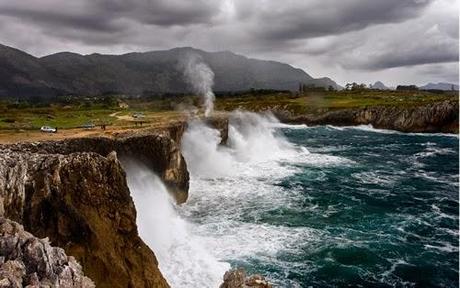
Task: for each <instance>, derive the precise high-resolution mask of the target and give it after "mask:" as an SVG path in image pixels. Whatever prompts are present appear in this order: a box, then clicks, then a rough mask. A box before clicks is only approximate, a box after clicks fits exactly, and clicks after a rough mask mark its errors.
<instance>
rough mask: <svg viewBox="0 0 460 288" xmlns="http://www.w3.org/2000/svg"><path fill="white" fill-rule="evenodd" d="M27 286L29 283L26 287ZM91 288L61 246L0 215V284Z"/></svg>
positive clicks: (80, 270)
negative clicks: (51, 244)
mask: <svg viewBox="0 0 460 288" xmlns="http://www.w3.org/2000/svg"><path fill="white" fill-rule="evenodd" d="M28 285H30V286H28ZM25 286H27V287H75V288H94V287H95V285H94V283H93V282H92V281H91V280H90V279H89V278H88V277H86V276H84V275H83V272H82V269H81V266H80V265H79V264H78V263H77V262H76V261H75V259H74V258H73V257H72V256H70V257H69V256H67V255H66V254H65V252H64V250H63V249H61V248H57V247H51V246H50V245H49V243H48V241H47V240H46V239H38V238H36V237H34V236H33V235H32V234H30V233H28V232H26V231H24V228H23V227H22V226H21V225H19V224H18V223H16V222H14V221H11V220H8V219H5V218H3V217H0V287H14V288H16V287H17V288H19V287H25Z"/></svg>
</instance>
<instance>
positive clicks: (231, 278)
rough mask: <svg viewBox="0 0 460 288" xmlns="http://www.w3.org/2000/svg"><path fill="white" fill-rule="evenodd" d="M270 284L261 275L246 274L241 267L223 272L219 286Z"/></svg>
mask: <svg viewBox="0 0 460 288" xmlns="http://www.w3.org/2000/svg"><path fill="white" fill-rule="evenodd" d="M271 287H272V285H271V284H270V283H268V281H267V280H265V278H264V277H263V276H261V275H258V274H256V275H251V276H247V275H246V271H245V270H244V269H243V268H237V269H233V270H229V271H227V272H225V275H224V282H223V283H222V284H220V286H219V288H271Z"/></svg>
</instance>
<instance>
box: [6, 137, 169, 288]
mask: <svg viewBox="0 0 460 288" xmlns="http://www.w3.org/2000/svg"><path fill="white" fill-rule="evenodd" d="M77 143H78V142H75V143H73V144H72V145H77ZM84 143H86V142H85V141H82V142H81V143H79V144H81V145H82V146H81V148H85V147H84V146H83V145H84ZM42 145H43V146H40V145H34V144H29V146H25V147H28V148H27V149H24V150H25V152H24V151H22V152H20V149H19V150H18V149H16V148H18V146H11V147H10V148H8V147H6V146H4V147H3V148H4V149H2V150H0V199H1V201H0V203H1V204H2V205H1V209H0V211H2V215H0V216H3V217H6V218H9V219H11V220H13V221H16V222H19V223H21V224H22V225H23V226H24V227H25V229H26V230H27V231H29V232H30V233H32V234H33V235H35V236H37V237H40V238H45V237H48V238H49V240H50V241H51V244H52V245H53V246H59V247H62V248H63V249H64V250H65V252H66V253H67V255H72V256H74V257H75V258H76V259H77V261H78V262H79V263H80V264H81V265H82V267H83V271H84V273H85V275H87V276H88V277H90V278H91V279H92V280H93V281H94V282H95V284H96V285H97V286H98V287H120V288H121V287H123V288H124V287H168V284H167V282H166V281H165V279H164V278H163V276H162V275H161V273H160V271H159V269H158V263H157V260H156V258H155V255H154V254H153V252H152V251H151V250H150V249H149V248H148V247H147V245H146V244H145V243H144V242H143V241H142V240H141V239H140V238H139V236H138V231H137V226H136V210H135V207H134V203H133V201H132V198H131V196H130V192H129V189H128V186H127V184H126V177H125V173H124V171H123V169H122V167H121V164H120V163H119V162H118V160H117V157H116V155H115V153H112V154H110V152H108V153H107V154H110V155H109V156H108V157H107V158H106V157H104V156H101V155H100V154H97V153H93V152H78V153H62V154H53V153H50V152H52V151H50V152H47V151H46V150H45V148H47V149H51V148H55V149H57V147H59V145H58V144H56V145H58V146H54V144H52V143H46V144H42ZM61 145H63V147H66V145H65V144H62V143H61ZM86 145H89V144H87V143H86ZM100 145H101V144H100ZM19 146H20V145H19ZM69 147H70V148H69ZM96 147H98V146H96ZM11 148H14V149H11ZM67 148H68V149H69V150H68V151H67V152H70V151H71V148H73V147H72V146H67ZM93 148H94V147H93ZM99 148H102V147H101V146H99ZM34 150H35V152H32V151H34ZM27 151H29V152H27ZM54 152H57V150H55V151H54ZM8 229H10V228H8ZM33 243H34V242H31V244H33ZM34 245H39V244H37V243H36V244H34ZM34 245H31V246H28V247H30V248H33V249H36V247H35V246H34ZM26 251H28V250H26ZM59 251H60V250H56V252H53V253H61V252H59ZM62 253H63V252H62ZM59 259H60V258H59ZM13 264H15V263H12V264H9V265H13ZM29 264H30V263H29ZM36 265H37V267H38V269H39V271H42V272H43V271H45V272H46V271H47V269H49V268H48V267H47V266H46V265H45V266H43V265H44V264H39V263H37V264H36ZM13 267H14V269H16V270H18V272H17V273H20V266H18V265H16V264H15V265H13ZM26 267H27V265H26ZM11 269H13V268H11ZM64 272H65V271H63V273H64ZM43 273H44V272H43ZM65 273H69V272H65ZM39 279H40V278H39ZM13 280H14V279H13ZM30 281H32V280H30ZM0 283H1V282H0Z"/></svg>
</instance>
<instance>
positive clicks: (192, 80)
mask: <svg viewBox="0 0 460 288" xmlns="http://www.w3.org/2000/svg"><path fill="white" fill-rule="evenodd" d="M181 66H182V67H181V68H182V69H183V72H184V76H185V80H186V81H187V83H188V84H190V85H191V87H192V89H193V92H195V93H197V94H199V95H200V96H201V97H202V98H203V103H204V108H205V112H204V115H205V116H206V117H209V116H210V115H211V114H212V112H213V111H214V99H215V95H214V93H213V92H212V86H213V85H214V72H213V71H212V70H211V68H209V66H208V65H207V64H206V63H205V62H204V61H203V58H202V57H201V56H200V55H199V54H196V53H191V52H190V53H187V54H185V55H184V56H183V57H182V59H181Z"/></svg>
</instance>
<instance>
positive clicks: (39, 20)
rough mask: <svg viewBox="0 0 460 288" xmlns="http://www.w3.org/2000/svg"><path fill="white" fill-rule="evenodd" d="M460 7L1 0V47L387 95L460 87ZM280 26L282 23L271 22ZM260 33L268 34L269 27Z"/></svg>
mask: <svg viewBox="0 0 460 288" xmlns="http://www.w3.org/2000/svg"><path fill="white" fill-rule="evenodd" d="M458 5H459V0H424V1H413V0H407V1H396V0H392V1H385V2H384V3H383V2H380V3H374V1H354V0H350V1H342V2H341V3H334V2H333V1H322V2H321V1H316V0H314V1H308V2H305V1H296V0H290V1H289V2H288V3H279V2H274V1H272V2H270V1H269V2H264V3H263V5H261V4H260V3H253V2H251V3H245V2H243V1H238V0H228V1H222V2H217V3H216V2H213V1H207V0H201V1H198V2H196V3H194V4H193V5H190V4H187V3H185V2H183V1H179V0H176V1H173V2H168V4H165V3H163V2H160V1H151V2H145V1H140V2H138V1H136V0H132V1H131V2H129V3H124V4H122V3H118V2H111V1H106V0H104V1H98V2H92V1H88V0H79V1H74V2H72V3H68V2H67V3H65V2H64V3H63V2H60V1H56V0H46V1H38V0H29V1H21V2H10V1H6V0H0V24H3V25H0V33H1V35H3V37H2V39H1V41H2V43H4V44H5V45H7V46H12V47H15V48H17V49H20V50H22V51H25V52H27V53H29V54H31V55H34V56H36V57H41V56H44V55H49V54H54V53H58V52H60V51H66V52H72V53H78V54H83V55H85V54H92V53H98V54H125V53H129V52H141V53H142V52H147V51H158V50H169V49H173V48H175V47H187V46H189V47H194V48H196V49H200V50H204V51H209V52H219V51H232V52H233V53H236V54H239V55H244V56H246V57H249V58H255V59H260V60H271V61H277V62H282V63H287V64H290V65H291V66H293V67H297V68H300V69H302V70H304V71H305V72H306V73H308V74H309V75H311V76H312V77H314V78H320V77H329V78H331V79H333V80H334V81H336V82H337V83H339V84H340V85H342V86H343V85H345V84H346V83H350V82H357V83H365V84H369V83H375V82H376V81H381V82H383V83H384V84H385V85H387V86H393V87H394V86H397V85H398V84H401V85H409V84H414V85H417V86H421V85H425V84H427V83H429V82H432V83H438V82H446V83H453V84H456V85H458V83H459V73H458V66H459V65H458V58H459V57H458V54H459V53H458V34H459V33H458V9H452V7H454V6H455V7H458ZM267 19H269V20H275V21H267ZM262 24H263V25H262Z"/></svg>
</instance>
